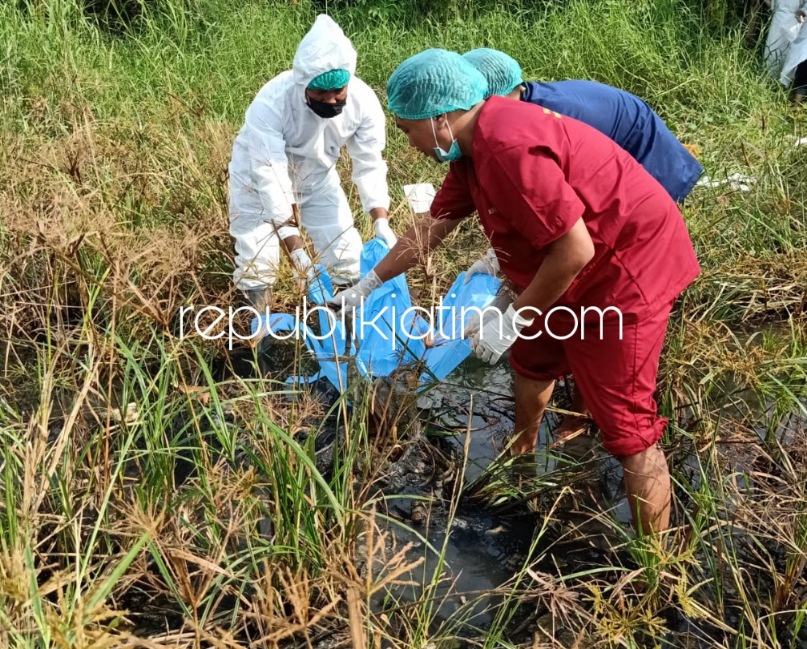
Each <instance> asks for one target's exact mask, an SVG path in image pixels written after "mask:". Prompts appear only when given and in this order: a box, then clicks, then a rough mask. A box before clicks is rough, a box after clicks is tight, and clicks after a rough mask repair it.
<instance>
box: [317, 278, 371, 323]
mask: <svg viewBox="0 0 807 649" xmlns="http://www.w3.org/2000/svg"><path fill="white" fill-rule="evenodd" d="M382 283H383V282H382V281H381V280H380V279H379V277H378V275H376V273H375V271H374V270H371V271H370V272H369V273H367V275H365V276H364V278H363V279H362V280H361V281H360V282H359V283H358V284H355V285H353V286H351V287H349V288H345V289H342V290H341V291H339V293H337V294H336V295H335V296H334V297H332V298H331V299H330V300H328V301H327V302H326V303H325V306H327V307H328V308H329V309H330V310H331V311H333V312H334V313H335V314H336V317H337V318H340V317H341V316H342V314H343V313H344V312H346V311H347V312H348V313H350V314H351V315H355V314H356V309H357V308H360V307H361V306H362V304H363V302H364V299H365V298H367V297H368V296H369V295H370V293H372V292H373V291H374V290H375V289H377V288H378V287H379V286H381V284H382Z"/></svg>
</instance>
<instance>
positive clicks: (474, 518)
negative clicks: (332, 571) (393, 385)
mask: <svg viewBox="0 0 807 649" xmlns="http://www.w3.org/2000/svg"><path fill="white" fill-rule="evenodd" d="M511 380H512V375H511V370H510V368H509V365H508V364H507V363H506V362H501V363H499V364H498V365H496V366H495V367H490V366H488V365H485V364H483V363H481V362H478V361H476V360H475V359H469V360H467V361H466V362H465V363H464V364H463V365H462V366H461V367H460V368H459V369H458V370H457V371H455V372H454V373H453V374H452V375H451V376H450V377H449V378H448V379H447V380H446V381H444V382H443V383H441V384H440V385H438V386H434V387H433V388H432V389H430V390H429V391H428V392H427V393H426V395H425V396H424V397H422V398H421V399H420V400H419V402H418V406H419V407H420V408H421V409H422V414H421V416H422V419H423V420H424V422H425V424H426V426H425V432H426V435H427V436H428V437H429V439H430V440H432V442H433V443H435V444H437V445H439V446H440V447H441V448H444V449H446V452H447V453H449V454H450V455H452V456H453V457H454V459H455V460H456V461H457V463H458V465H459V476H458V477H461V483H459V484H457V483H456V482H455V483H453V484H451V485H449V486H450V490H447V489H446V487H443V489H442V491H440V490H436V491H435V490H432V491H430V490H429V489H428V488H426V489H424V490H422V491H421V495H422V496H423V498H424V500H423V501H420V500H415V501H413V500H408V501H403V500H396V499H395V498H390V500H389V502H390V503H391V505H392V506H391V512H393V515H394V513H395V512H396V511H397V512H398V513H399V514H400V515H401V518H402V519H403V521H402V522H401V523H389V522H386V523H382V525H383V526H385V527H386V529H388V530H390V531H391V532H392V533H393V536H394V538H395V541H396V543H397V545H398V546H401V545H403V544H405V543H413V544H414V548H413V550H412V551H411V552H410V553H409V558H410V560H414V559H416V558H419V557H423V558H425V563H424V564H423V566H421V567H420V568H419V569H417V570H416V571H415V572H413V573H412V574H411V575H410V578H411V579H412V581H414V582H416V583H417V584H418V585H417V586H409V587H407V588H399V589H395V590H393V592H391V593H390V598H391V599H394V600H395V601H396V602H397V603H398V605H400V604H401V603H402V602H407V601H408V602H412V601H414V600H416V599H417V598H418V597H419V596H421V595H422V594H423V593H424V592H430V594H431V595H432V596H433V598H434V601H435V605H434V609H433V615H434V620H433V623H432V626H433V627H435V629H436V628H439V627H442V630H443V631H445V630H447V629H450V630H451V631H452V632H453V633H455V634H457V635H460V636H468V635H474V634H478V633H480V632H484V630H485V629H486V628H487V627H489V626H490V625H491V623H493V621H494V620H495V618H496V616H497V614H500V613H501V612H502V608H507V607H508V606H509V607H511V608H512V607H513V606H514V605H513V603H512V602H507V601H504V600H503V599H502V596H501V595H500V594H499V592H506V589H507V588H508V587H509V582H511V581H512V580H513V578H514V576H515V575H516V573H518V572H519V570H520V569H521V567H522V566H523V565H524V563H525V561H526V560H527V559H528V558H529V557H530V556H538V555H540V554H544V561H547V562H549V564H551V565H554V566H557V565H558V561H559V560H558V558H557V557H555V556H554V554H555V553H554V551H553V546H554V545H556V544H558V542H559V538H560V537H561V536H563V535H564V534H565V533H566V532H567V531H568V530H564V529H562V526H552V527H550V528H548V530H547V531H545V533H544V534H543V536H542V537H541V538H538V539H536V529H538V528H539V527H540V526H541V525H542V523H543V521H542V516H541V515H540V513H535V512H533V513H530V512H528V510H527V509H526V508H516V509H515V510H513V511H511V512H509V513H508V514H507V515H497V514H495V513H493V512H490V511H485V510H484V509H483V508H480V505H479V504H478V503H473V502H468V499H466V498H464V497H462V496H460V497H459V498H457V495H458V494H464V493H467V492H468V491H472V490H473V488H474V484H475V483H476V482H477V481H479V480H480V479H482V478H483V477H484V475H485V472H486V470H487V469H488V468H489V466H490V465H491V463H493V462H494V461H495V460H496V458H497V457H499V455H500V453H501V452H502V450H503V449H504V447H505V445H506V443H507V441H508V437H509V435H510V434H511V432H512V430H513V399H512V392H511ZM563 391H564V387H563V386H560V387H559V388H558V394H557V395H556V397H557V398H558V399H559V400H560V401H561V403H563ZM556 425H557V418H556V417H555V416H548V417H545V419H544V422H543V424H542V427H541V431H540V439H539V443H538V452H537V454H536V465H535V467H534V470H535V472H536V473H537V475H539V476H541V475H548V474H551V473H553V472H555V471H556V470H558V469H559V468H566V469H568V467H569V462H570V460H569V458H568V457H567V458H564V457H563V456H560V455H559V454H557V453H556V452H552V451H550V450H549V449H548V445H549V443H551V441H552V434H551V430H552V428H553V427H555V426H556ZM591 446H593V442H592V444H590V445H589V448H591ZM597 455H598V454H597V453H596V451H595V452H594V456H595V457H596V456H597ZM600 455H601V454H600ZM591 464H595V465H596V468H595V470H594V473H595V474H596V475H597V479H596V480H595V484H593V485H592V487H593V489H591V493H592V494H594V498H595V499H596V500H598V501H599V502H596V503H594V502H592V503H590V504H591V505H595V506H597V508H598V509H601V510H602V509H610V510H611V512H612V515H613V516H614V517H615V518H616V519H617V520H619V521H621V522H623V523H625V524H627V523H628V522H629V520H630V512H629V508H628V507H627V502H626V501H625V500H624V498H623V497H622V496H623V494H622V493H621V491H620V489H621V469H620V468H619V464H618V463H617V462H615V461H613V460H611V459H609V458H606V457H599V459H595V460H592V461H591V462H590V463H589V465H591ZM406 491H407V492H408V493H409V494H412V493H413V491H412V490H406ZM387 493H388V495H390V496H391V494H389V492H387ZM452 503H455V504H456V511H455V512H454V515H453V516H452V515H451V514H452V512H451V507H452ZM415 514H417V516H416V515H415ZM571 518H573V517H571ZM606 546H607V541H606V540H605V539H603V551H604V548H605V547H606ZM531 553H532V554H531ZM558 553H559V554H563V555H565V556H564V558H563V559H560V562H561V563H562V562H563V561H566V560H569V561H570V562H571V561H575V560H578V561H579V566H585V565H587V564H593V563H596V561H597V557H598V556H599V555H600V552H599V550H598V548H597V547H596V544H592V543H591V539H590V538H589V539H587V540H582V541H581V542H579V543H577V542H575V541H571V542H567V543H561V544H560V545H559V546H558ZM438 582H439V583H438ZM435 584H437V585H435ZM429 589H431V590H429ZM497 591H499V592H497ZM388 604H389V602H387V605H388ZM384 605H385V604H384V603H383V602H382V599H381V598H379V599H378V601H377V602H376V606H377V607H378V608H379V609H383V608H384ZM516 626H518V625H517V624H516Z"/></svg>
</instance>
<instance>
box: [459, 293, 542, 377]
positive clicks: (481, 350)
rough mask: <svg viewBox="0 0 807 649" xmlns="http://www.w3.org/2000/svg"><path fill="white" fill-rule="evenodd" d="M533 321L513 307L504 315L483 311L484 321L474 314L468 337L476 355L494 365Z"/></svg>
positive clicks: (469, 325) (495, 311) (498, 312)
mask: <svg viewBox="0 0 807 649" xmlns="http://www.w3.org/2000/svg"><path fill="white" fill-rule="evenodd" d="M532 323H533V319H528V318H525V317H524V316H521V315H519V314H518V313H517V312H516V310H515V308H514V307H513V305H512V304H511V305H510V306H508V307H507V310H506V311H505V312H504V313H502V312H501V311H499V310H498V309H483V310H482V320H481V322H480V320H479V316H478V315H476V314H473V315H472V316H471V321H470V322H469V324H468V329H467V332H468V335H469V337H470V339H471V349H472V350H473V352H474V354H476V355H477V357H479V358H480V359H481V360H483V361H484V362H486V363H490V364H491V365H493V364H494V363H495V362H496V361H498V360H499V359H500V358H501V356H502V354H504V352H506V351H507V350H508V349H510V347H511V346H512V345H513V343H514V342H516V339H517V338H518V334H519V333H521V331H522V330H523V329H524V328H526V327H529V326H530V325H531V324H532Z"/></svg>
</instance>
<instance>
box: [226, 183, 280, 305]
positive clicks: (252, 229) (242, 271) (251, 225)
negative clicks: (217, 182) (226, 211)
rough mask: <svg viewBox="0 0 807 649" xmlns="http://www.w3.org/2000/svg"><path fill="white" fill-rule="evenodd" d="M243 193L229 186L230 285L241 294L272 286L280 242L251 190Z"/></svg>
mask: <svg viewBox="0 0 807 649" xmlns="http://www.w3.org/2000/svg"><path fill="white" fill-rule="evenodd" d="M247 191H250V190H246V189H244V188H236V187H234V186H233V183H230V234H231V235H232V237H233V239H234V240H235V271H234V272H233V282H234V283H235V285H236V287H237V288H239V289H241V290H243V291H246V290H249V289H255V288H261V287H265V286H272V285H273V284H274V283H275V279H276V277H277V267H278V263H279V262H280V241H279V240H278V237H277V234H276V233H275V229H274V226H273V225H272V224H271V223H270V222H269V220H268V218H267V216H266V214H265V213H264V211H263V207H262V205H261V202H260V199H259V198H258V196H257V194H255V192H254V190H251V191H252V194H253V195H252V196H250V195H249V193H246V194H245V192H247ZM253 198H254V200H252V199H253Z"/></svg>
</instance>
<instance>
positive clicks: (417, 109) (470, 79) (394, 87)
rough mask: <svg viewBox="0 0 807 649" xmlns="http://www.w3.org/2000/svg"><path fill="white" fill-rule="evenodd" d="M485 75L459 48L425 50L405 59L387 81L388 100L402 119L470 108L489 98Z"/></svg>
mask: <svg viewBox="0 0 807 649" xmlns="http://www.w3.org/2000/svg"><path fill="white" fill-rule="evenodd" d="M487 85H488V84H487V83H486V82H485V77H484V76H483V75H482V74H481V73H480V72H478V71H477V70H476V68H474V66H473V65H471V64H470V63H469V62H468V61H466V60H465V59H463V58H462V56H460V55H459V54H457V53H456V52H449V51H448V50H438V49H432V50H425V51H423V52H421V53H420V54H415V55H414V56H410V57H409V58H408V59H406V61H404V62H403V63H401V64H400V65H399V66H398V67H397V68H396V70H395V72H393V73H392V76H391V77H390V78H389V81H387V104H388V105H389V109H390V111H391V112H392V113H393V114H395V115H397V116H398V117H400V118H402V119H429V118H430V117H435V116H437V115H442V114H443V113H450V112H451V111H454V110H468V109H469V108H472V107H473V106H475V105H476V104H478V103H479V102H480V101H482V100H483V99H484V98H485V94H486V92H487Z"/></svg>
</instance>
